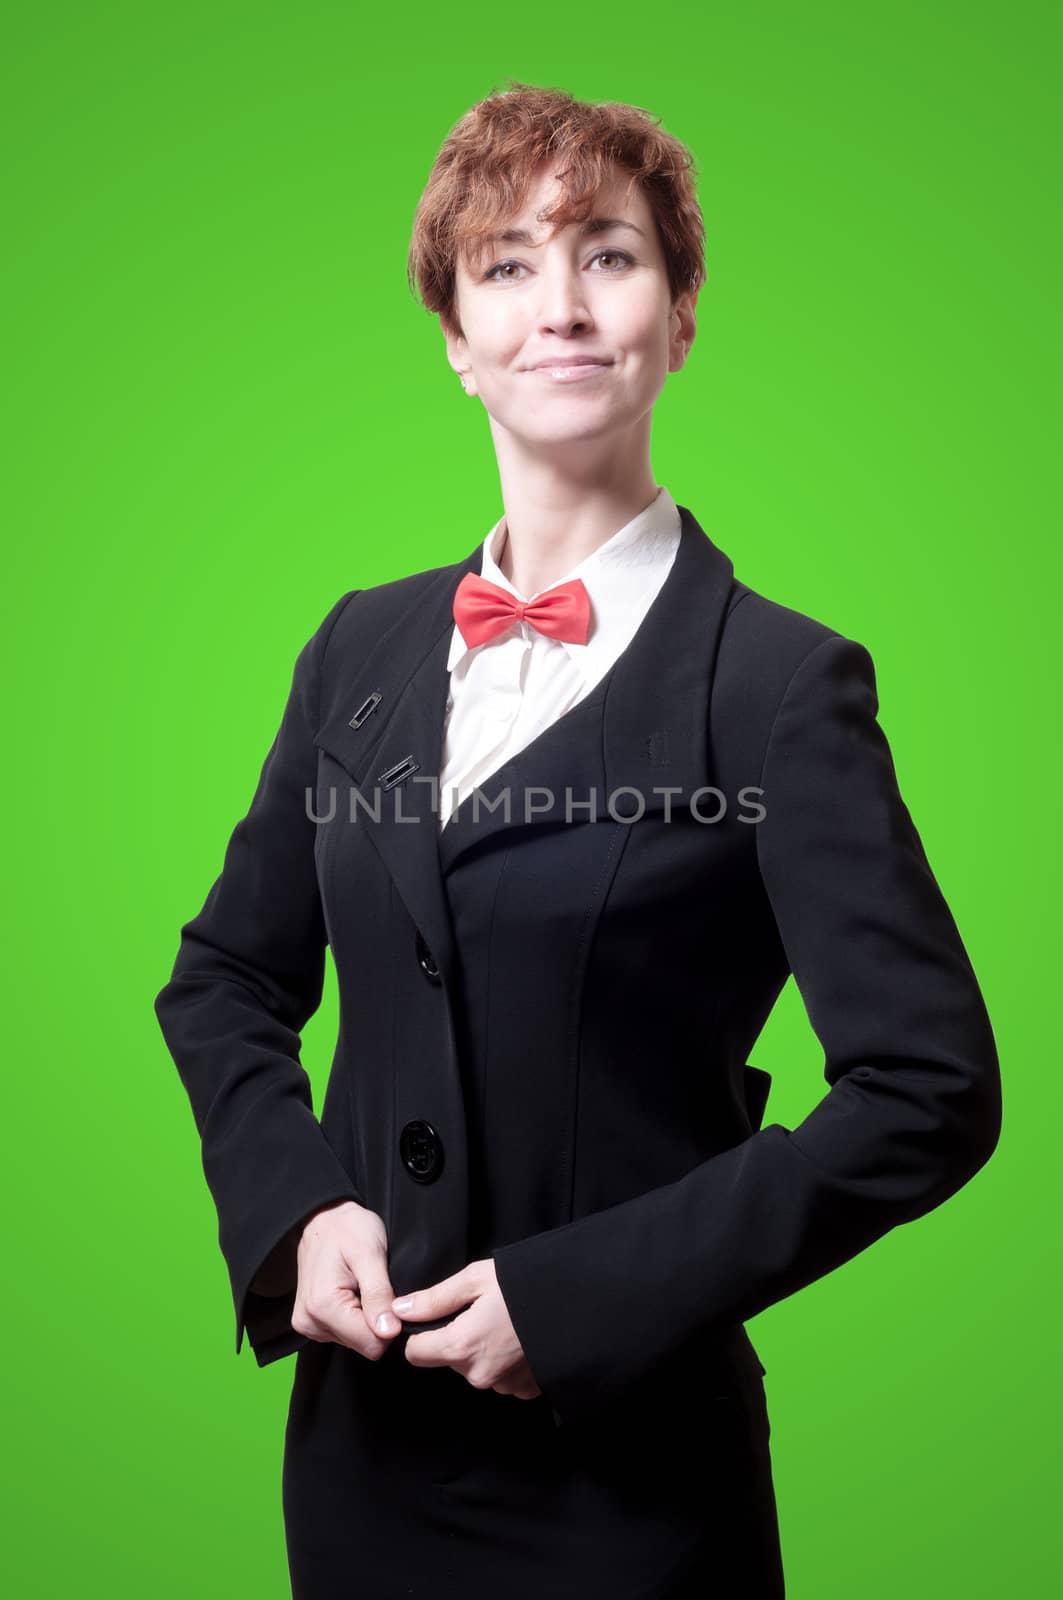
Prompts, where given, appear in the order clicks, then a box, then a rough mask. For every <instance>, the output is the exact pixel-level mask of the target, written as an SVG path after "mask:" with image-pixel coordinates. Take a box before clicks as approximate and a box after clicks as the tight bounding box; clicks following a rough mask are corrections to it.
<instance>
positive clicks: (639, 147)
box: [406, 78, 705, 334]
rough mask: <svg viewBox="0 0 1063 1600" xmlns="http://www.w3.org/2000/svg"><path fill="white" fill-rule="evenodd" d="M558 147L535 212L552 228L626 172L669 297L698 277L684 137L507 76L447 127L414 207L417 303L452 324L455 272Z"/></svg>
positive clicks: (626, 112) (515, 208) (691, 177)
mask: <svg viewBox="0 0 1063 1600" xmlns="http://www.w3.org/2000/svg"><path fill="white" fill-rule="evenodd" d="M558 158H564V159H565V161H566V165H565V167H564V169H563V170H562V171H561V172H559V174H558V176H559V179H560V182H561V184H562V191H563V192H562V194H561V195H560V196H559V198H558V200H557V201H556V202H555V204H554V205H553V206H552V207H550V208H549V209H548V210H547V211H545V212H542V213H541V214H540V220H541V221H543V222H545V223H548V224H553V225H554V226H555V227H556V228H561V227H564V226H565V225H566V224H567V223H570V222H582V221H584V220H585V219H586V218H587V217H589V216H590V214H591V211H592V209H593V206H594V200H595V196H596V195H597V193H598V192H599V190H600V189H601V188H602V186H603V184H604V183H605V182H607V181H608V180H609V179H610V178H611V177H613V176H614V172H613V171H612V170H611V169H613V168H620V169H622V170H625V171H627V172H628V173H629V174H630V177H629V188H630V186H632V185H634V184H639V185H641V187H642V190H643V192H644V193H645V195H646V199H647V201H648V203H649V206H650V209H651V211H652V213H653V216H654V220H655V222H656V224H657V231H658V235H659V237H660V241H661V246H662V249H663V252H664V258H665V262H666V264H667V268H668V282H669V286H670V289H671V295H672V304H673V305H674V304H675V302H676V300H677V298H678V297H679V295H680V294H682V293H683V292H684V291H687V290H697V289H700V288H701V285H702V284H703V283H704V281H705V225H704V221H703V219H702V215H701V208H700V206H699V205H698V200H697V195H696V192H695V179H696V176H697V168H696V166H695V164H694V159H693V157H692V156H691V154H690V151H689V150H688V149H687V148H686V146H685V145H683V144H681V143H680V141H679V140H678V139H676V138H674V137H673V135H671V134H669V133H665V132H664V131H663V129H662V128H661V127H660V125H659V119H658V118H656V117H654V116H652V115H651V114H650V112H648V111H643V110H642V109H640V108H639V107H638V106H630V105H624V104H623V103H621V102H617V101H604V102H601V103H598V104H591V103H589V102H587V101H583V100H575V99H573V97H572V96H571V95H569V94H566V93H565V92H564V91H563V90H561V89H546V88H537V87H535V86H534V85H532V84H527V83H519V82H518V81H517V80H515V79H512V78H511V79H510V80H509V81H508V85H507V87H506V88H504V89H503V90H501V91H495V90H493V91H492V92H491V94H490V95H488V96H487V98H486V99H484V100H481V101H480V102H479V103H478V104H477V105H474V106H473V107H472V108H471V109H470V110H469V111H467V112H466V113H465V115H464V116H463V117H462V118H461V120H460V121H459V122H457V123H455V125H454V127H453V128H451V130H450V132H449V134H448V135H447V138H446V140H445V141H444V143H443V146H442V148H441V149H440V151H439V154H438V155H437V156H436V159H435V163H434V164H433V167H432V171H431V173H430V175H429V178H428V183H427V185H426V186H425V190H424V193H423V194H422V195H421V198H420V200H419V202H418V205H417V211H416V214H415V216H414V223H413V236H412V238H411V240H410V249H409V256H408V259H407V270H406V275H407V281H408V283H409V286H410V290H411V292H412V293H413V294H415V295H416V294H417V292H418V290H419V291H420V299H421V303H422V304H423V305H424V307H425V309H426V310H427V311H431V312H434V313H437V314H438V315H439V317H440V319H441V321H442V322H443V325H444V327H445V328H450V329H453V330H454V331H455V332H457V333H458V334H460V333H461V327H460V323H459V320H458V316H457V306H456V293H455V271H456V262H457V259H458V256H459V252H460V253H462V255H463V257H464V259H465V260H466V261H467V260H469V259H471V258H472V257H474V256H475V253H476V251H477V249H478V246H479V242H480V241H481V240H482V239H483V238H484V237H485V236H486V235H488V234H491V233H495V232H497V231H498V230H499V229H500V227H501V226H503V225H504V224H505V223H506V222H507V221H509V220H510V219H511V218H512V217H513V216H514V215H515V214H516V213H517V212H519V211H520V210H521V209H522V208H523V206H524V204H525V200H526V197H527V193H528V190H529V188H530V186H531V182H532V179H533V177H534V176H535V174H536V172H537V171H538V170H539V168H540V167H541V165H542V163H543V162H545V161H547V160H551V159H558Z"/></svg>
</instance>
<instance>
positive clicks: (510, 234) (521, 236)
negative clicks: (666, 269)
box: [484, 217, 646, 248]
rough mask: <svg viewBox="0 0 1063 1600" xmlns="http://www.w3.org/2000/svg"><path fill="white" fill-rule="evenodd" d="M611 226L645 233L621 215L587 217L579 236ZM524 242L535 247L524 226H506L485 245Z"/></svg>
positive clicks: (643, 236)
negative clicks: (502, 231)
mask: <svg viewBox="0 0 1063 1600" xmlns="http://www.w3.org/2000/svg"><path fill="white" fill-rule="evenodd" d="M612 228H630V229H631V230H632V232H634V233H637V234H640V235H641V236H642V238H643V239H645V237H646V235H645V234H644V233H643V232H642V229H641V228H640V227H637V226H636V224H635V223H634V222H625V221H624V219H623V217H588V218H587V220H586V222H583V223H581V224H580V229H579V233H580V237H581V238H586V237H587V236H588V235H590V234H595V233H608V232H609V231H610V229H612ZM496 243H504V244H526V245H531V246H532V247H533V248H535V244H536V241H535V240H534V239H533V238H532V236H531V234H530V233H529V232H528V230H527V229H526V228H507V229H506V230H505V232H504V233H492V234H490V235H489V236H488V237H487V238H486V239H485V240H484V244H485V245H490V244H496Z"/></svg>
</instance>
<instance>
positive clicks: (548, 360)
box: [528, 350, 609, 372]
mask: <svg viewBox="0 0 1063 1600" xmlns="http://www.w3.org/2000/svg"><path fill="white" fill-rule="evenodd" d="M608 365H609V362H608V360H607V359H606V357H605V356H592V355H591V353H590V351H589V350H581V351H580V353H579V354H578V355H571V356H544V357H543V359H542V360H541V361H533V362H532V364H531V366H530V367H529V369H528V370H529V371H530V372H537V371H538V370H539V368H540V367H591V366H595V367H605V366H608Z"/></svg>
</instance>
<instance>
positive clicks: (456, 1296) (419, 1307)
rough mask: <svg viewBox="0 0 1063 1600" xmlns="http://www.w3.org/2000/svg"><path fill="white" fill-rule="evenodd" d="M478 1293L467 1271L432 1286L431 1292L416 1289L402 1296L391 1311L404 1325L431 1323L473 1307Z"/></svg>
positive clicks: (394, 1302)
mask: <svg viewBox="0 0 1063 1600" xmlns="http://www.w3.org/2000/svg"><path fill="white" fill-rule="evenodd" d="M477 1292H478V1291H477V1290H476V1289H475V1288H474V1286H473V1285H472V1283H470V1281H469V1277H468V1273H467V1271H466V1269H465V1268H462V1270H461V1271H460V1272H455V1273H454V1274H453V1275H452V1276H451V1277H449V1278H442V1279H441V1280H440V1281H439V1283H433V1284H430V1285H429V1287H428V1288H427V1289H416V1290H414V1291H413V1292H412V1293H410V1294H405V1295H400V1296H398V1297H397V1298H396V1299H394V1300H392V1302H391V1309H392V1311H394V1312H395V1314H396V1316H400V1317H401V1318H402V1320H403V1322H430V1321H431V1320H432V1318H433V1317H440V1316H443V1315H444V1314H445V1313H446V1312H448V1311H460V1310H461V1309H462V1308H463V1307H465V1306H467V1305H471V1303H472V1301H473V1300H474V1299H475V1297H476V1294H477Z"/></svg>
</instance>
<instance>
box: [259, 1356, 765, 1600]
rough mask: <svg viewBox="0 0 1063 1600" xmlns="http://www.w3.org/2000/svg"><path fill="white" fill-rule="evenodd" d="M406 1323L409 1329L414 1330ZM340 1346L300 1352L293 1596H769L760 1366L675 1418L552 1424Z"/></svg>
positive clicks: (288, 1493) (627, 1416)
mask: <svg viewBox="0 0 1063 1600" xmlns="http://www.w3.org/2000/svg"><path fill="white" fill-rule="evenodd" d="M411 1326H412V1325H411ZM404 1344H405V1341H404V1339H403V1336H402V1335H400V1336H399V1339H398V1340H397V1341H396V1343H395V1344H393V1345H391V1346H390V1347H389V1348H388V1350H387V1351H386V1353H385V1354H384V1356H382V1357H381V1359H380V1360H379V1361H369V1360H367V1359H366V1358H365V1357H364V1356H361V1355H359V1354H358V1353H357V1352H356V1351H353V1350H349V1349H347V1348H346V1347H345V1346H342V1345H336V1344H331V1343H321V1344H319V1343H311V1344H309V1345H307V1346H304V1347H303V1348H302V1349H301V1350H300V1351H299V1353H298V1355H297V1357H296V1368H295V1378H294V1383H293V1387H292V1395H291V1402H290V1405H289V1412H288V1423H287V1429H286V1437H285V1455H284V1474H283V1502H284V1519H285V1531H286V1538H287V1548H288V1561H289V1568H290V1573H291V1582H292V1596H293V1600H341V1597H344V1600H345V1597H348V1596H350V1597H351V1600H354V1597H355V1596H358V1597H361V1596H366V1597H367V1600H411V1597H424V1600H429V1597H431V1600H481V1597H482V1600H488V1597H491V1600H496V1597H501V1600H588V1597H590V1600H596V1597H597V1596H602V1597H608V1600H695V1597H703V1600H709V1597H712V1600H725V1597H730V1596H733V1597H734V1600H739V1597H741V1600H780V1597H782V1596H783V1595H784V1592H785V1591H784V1585H783V1572H782V1561H781V1556H780V1550H779V1539H778V1523H777V1518H776V1506H775V1497H774V1492H773V1486H772V1477H771V1462H770V1455H769V1449H768V1436H769V1433H770V1424H769V1421H768V1415H767V1409H766V1406H765V1402H764V1390H763V1383H762V1381H761V1377H760V1374H759V1371H756V1370H754V1369H751V1371H750V1374H749V1379H748V1381H747V1377H746V1375H745V1374H743V1375H742V1377H741V1380H740V1382H739V1383H738V1384H736V1385H735V1386H734V1387H732V1388H731V1390H730V1392H725V1393H721V1394H719V1395H717V1396H714V1397H713V1398H712V1400H711V1402H709V1403H703V1404H701V1405H699V1406H696V1407H693V1408H691V1409H690V1410H687V1411H684V1408H682V1407H680V1406H675V1405H674V1404H673V1406H672V1407H671V1408H669V1410H668V1411H667V1413H666V1414H662V1408H660V1407H659V1406H657V1405H655V1404H654V1403H653V1402H652V1399H651V1398H650V1397H647V1403H646V1404H645V1405H642V1404H640V1402H639V1401H638V1400H637V1399H635V1400H633V1401H632V1402H631V1403H630V1404H627V1405H625V1406H624V1407H623V1408H619V1409H616V1410H614V1411H612V1412H610V1413H609V1414H608V1415H607V1416H605V1417H601V1418H599V1419H597V1420H595V1422H594V1423H593V1424H592V1423H591V1422H589V1421H581V1422H579V1423H572V1422H564V1423H562V1424H561V1425H560V1426H558V1425H557V1423H556V1422H555V1419H554V1415H553V1411H552V1409H551V1407H550V1405H549V1403H548V1402H547V1400H546V1397H545V1396H542V1395H540V1396H538V1397H536V1398H535V1399H534V1400H519V1399H517V1398H516V1397H515V1396H512V1395H502V1394H498V1393H496V1392H495V1391H494V1390H484V1389H474V1388H473V1387H472V1385H471V1384H469V1383H468V1382H467V1381H466V1379H465V1378H464V1377H462V1376H461V1374H460V1373H458V1372H456V1371H455V1370H454V1369H453V1368H450V1367H414V1366H412V1365H411V1364H410V1363H409V1362H408V1361H407V1360H406V1358H405V1353H404Z"/></svg>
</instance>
